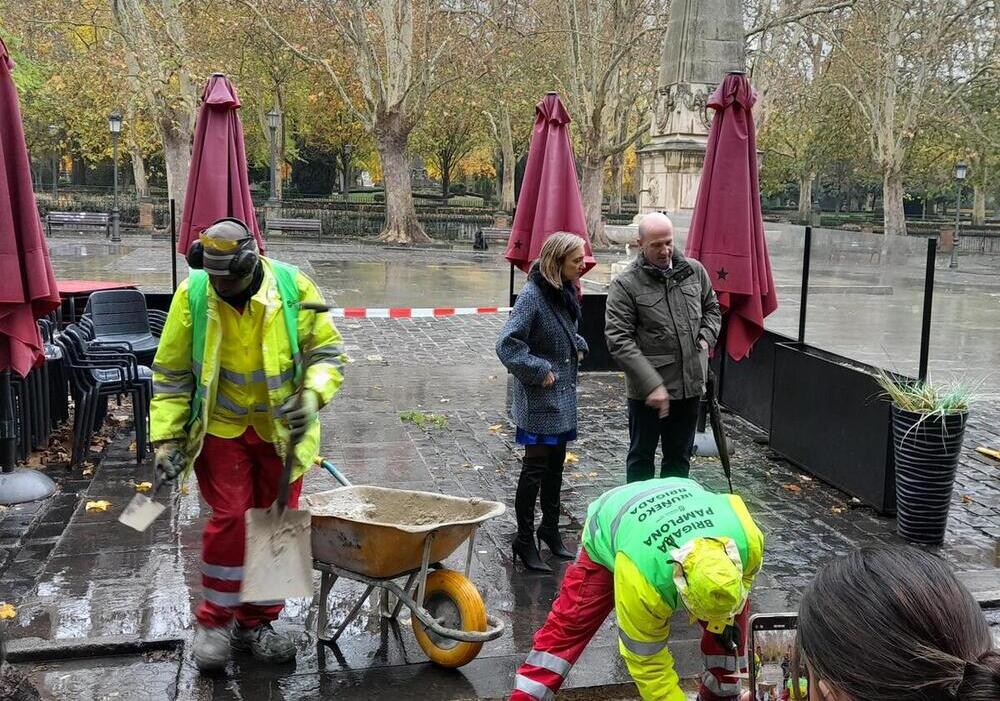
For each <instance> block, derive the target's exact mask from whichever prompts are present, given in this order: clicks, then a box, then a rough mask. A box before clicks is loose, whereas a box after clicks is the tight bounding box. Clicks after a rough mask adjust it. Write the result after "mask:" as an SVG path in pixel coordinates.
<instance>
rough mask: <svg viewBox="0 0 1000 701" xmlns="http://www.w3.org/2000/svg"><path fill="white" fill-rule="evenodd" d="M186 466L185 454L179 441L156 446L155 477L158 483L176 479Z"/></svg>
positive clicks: (167, 482)
mask: <svg viewBox="0 0 1000 701" xmlns="http://www.w3.org/2000/svg"><path fill="white" fill-rule="evenodd" d="M186 464H187V454H186V453H185V452H184V448H183V446H182V445H181V443H180V441H166V442H164V443H160V444H159V445H158V446H156V462H155V467H156V476H157V479H158V480H159V481H160V483H163V484H169V483H170V482H173V481H174V480H175V479H177V476H178V475H179V474H181V472H182V471H183V470H184V466H185V465H186Z"/></svg>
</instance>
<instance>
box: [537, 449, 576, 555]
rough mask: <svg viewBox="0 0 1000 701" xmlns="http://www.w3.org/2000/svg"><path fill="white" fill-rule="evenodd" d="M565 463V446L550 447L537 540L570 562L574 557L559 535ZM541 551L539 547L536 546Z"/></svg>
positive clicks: (543, 478) (544, 476)
mask: <svg viewBox="0 0 1000 701" xmlns="http://www.w3.org/2000/svg"><path fill="white" fill-rule="evenodd" d="M565 462H566V444H565V443H563V444H562V445H558V446H552V448H551V449H550V450H549V454H548V459H547V460H546V463H547V465H546V469H545V474H543V475H542V484H541V498H540V500H539V501H540V502H541V506H542V524H541V526H539V528H538V540H539V541H541V542H542V543H545V544H546V545H548V546H549V550H551V551H552V554H553V555H555V556H556V557H559V558H562V559H563V560H572V559H573V558H574V557H576V556H575V555H574V554H573V553H572V552H571V551H570V550H569V549H567V548H566V546H565V545H563V542H562V536H561V535H559V512H560V505H561V503H562V500H561V498H560V494H561V493H562V475H563V465H564V463H565ZM538 547H539V549H541V545H539V546H538Z"/></svg>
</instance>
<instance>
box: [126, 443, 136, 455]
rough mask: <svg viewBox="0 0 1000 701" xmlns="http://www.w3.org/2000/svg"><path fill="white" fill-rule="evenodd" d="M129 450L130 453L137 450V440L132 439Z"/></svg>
mask: <svg viewBox="0 0 1000 701" xmlns="http://www.w3.org/2000/svg"><path fill="white" fill-rule="evenodd" d="M128 452H130V453H134V452H135V441H132V442H131V443H129V444H128Z"/></svg>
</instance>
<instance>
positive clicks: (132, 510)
mask: <svg viewBox="0 0 1000 701" xmlns="http://www.w3.org/2000/svg"><path fill="white" fill-rule="evenodd" d="M166 508H167V507H166V506H164V505H163V504H160V503H158V502H155V501H153V500H152V499H150V498H149V497H147V496H146V495H145V494H136V495H135V496H134V497H132V501H130V502H129V503H128V505H127V506H126V507H125V510H124V511H122V514H121V516H119V517H118V522H119V523H124V524H125V525H126V526H128V527H129V528H131V529H133V530H136V531H139V532H142V531H144V530H146V529H147V528H149V525H150V524H151V523H152V522H153V521H155V520H156V517H157V516H159V515H160V514H162V513H163V511H164V510H165V509H166Z"/></svg>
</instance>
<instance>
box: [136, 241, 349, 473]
mask: <svg viewBox="0 0 1000 701" xmlns="http://www.w3.org/2000/svg"><path fill="white" fill-rule="evenodd" d="M261 260H262V262H263V267H264V280H263V282H262V283H261V286H260V289H259V290H258V291H257V293H256V294H254V295H253V297H252V298H251V300H250V302H248V305H257V307H255V308H260V309H262V310H263V312H264V319H263V323H262V324H261V325H260V326H259V327H258V328H259V329H260V335H261V338H259V339H253V341H254V342H255V343H259V344H260V347H261V349H262V358H263V367H262V368H259V369H257V370H255V371H254V372H252V373H240V375H241V377H242V379H241V380H239V381H243V382H248V383H249V382H263V383H265V384H266V387H267V392H266V394H267V398H268V402H267V404H268V407H267V411H268V412H269V413H270V416H271V439H272V440H273V443H274V446H275V449H276V451H277V452H278V455H279V456H281V458H282V459H284V457H285V454H286V449H287V446H288V435H289V433H288V427H287V426H286V425H285V423H284V421H282V420H281V417H280V415H279V410H280V408H281V407H282V406H283V405H284V404H285V403H286V401H287V400H288V399H289V397H291V395H292V394H293V393H294V392H295V390H296V389H297V388H296V387H295V384H294V376H295V362H296V360H298V361H299V362H300V363H301V364H302V374H301V377H302V383H303V386H304V387H305V388H306V389H310V390H313V391H314V392H316V394H317V395H318V396H319V398H320V405H321V406H324V405H326V404H327V403H328V402H329V401H330V400H331V399H332V398H333V396H334V394H336V393H337V391H338V390H339V389H340V385H341V383H342V382H343V368H344V364H345V363H346V362H347V356H346V355H345V353H344V347H343V341H342V339H341V336H340V333H339V332H338V331H337V329H336V328H335V327H334V325H333V323H332V322H331V321H330V316H329V314H325V313H315V312H311V311H299V313H298V324H297V327H298V345H299V358H294V357H293V353H292V348H291V343H290V341H289V334H288V330H287V329H286V327H285V319H284V313H283V311H282V299H281V295H280V294H279V292H278V285H277V283H276V280H275V273H274V270H273V268H272V263H271V261H269V260H268V259H266V258H262V259H261ZM295 282H296V286H297V288H298V292H299V301H301V302H318V303H323V297H322V295H321V294H320V292H319V290H318V289H317V288H316V285H315V283H313V281H312V280H310V279H309V278H308V277H307V276H306V275H305V274H303V273H302V272H296V275H295ZM188 292H189V280H185V281H184V282H182V283H181V284H180V285H179V286H178V288H177V291H176V292H175V293H174V298H173V301H172V302H171V304H170V312H169V314H168V315H167V321H166V324H165V325H164V327H163V334H162V336H161V337H160V344H159V348H158V349H157V352H156V358H155V360H154V362H153V401H152V405H151V407H150V423H151V429H150V437H151V439H152V441H153V442H154V443H158V442H162V441H167V440H180V441H182V443H183V445H184V448H185V453H186V454H187V458H188V462H187V465H186V466H185V469H184V472H183V474H182V478H181V479H182V480H184V479H186V478H187V476H188V475H189V474H190V472H191V468H192V467H193V465H194V461H195V459H196V458H197V457H198V455H199V454H200V453H201V449H202V445H203V443H204V440H205V434H206V430H207V427H208V425H209V421H210V417H212V416H213V414H214V412H215V409H216V400H217V396H218V385H219V380H220V376H221V375H222V374H224V373H225V374H226V377H227V378H231V377H232V376H233V375H235V374H236V373H233V372H231V371H229V370H227V366H226V363H227V358H224V357H222V352H221V349H222V325H221V324H220V314H219V305H222V304H225V302H223V301H222V300H220V299H219V297H218V295H217V294H216V293H215V290H214V289H213V288H212V286H211V285H208V286H207V290H206V297H207V298H206V316H207V319H206V325H205V334H204V339H205V345H204V355H203V361H202V366H201V367H200V368H199V367H197V364H196V363H195V362H194V360H193V357H192V355H193V354H192V328H193V323H192V318H191V309H190V303H189V298H188ZM230 364H231V365H236V364H237V363H234V362H232V361H230ZM197 385H200V387H201V388H202V396H203V397H204V400H203V401H202V402H201V409H200V411H199V412H198V413H199V415H198V416H192V415H191V411H192V404H193V398H194V393H195V388H196V386H197ZM249 408H250V407H248V409H249ZM319 447H320V426H319V421H314V422H313V424H312V425H311V426H310V427H309V428H308V430H307V431H306V433H305V435H303V436H302V437H301V438H300V439H299V440H298V442H297V443H296V446H295V463H294V465H293V468H292V477H291V479H292V481H295V480H296V479H298V478H299V477H301V476H302V475H303V474H305V472H307V471H308V470H309V468H310V467H311V466H312V465H313V463H314V461H315V459H316V456H317V455H318V453H319Z"/></svg>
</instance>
